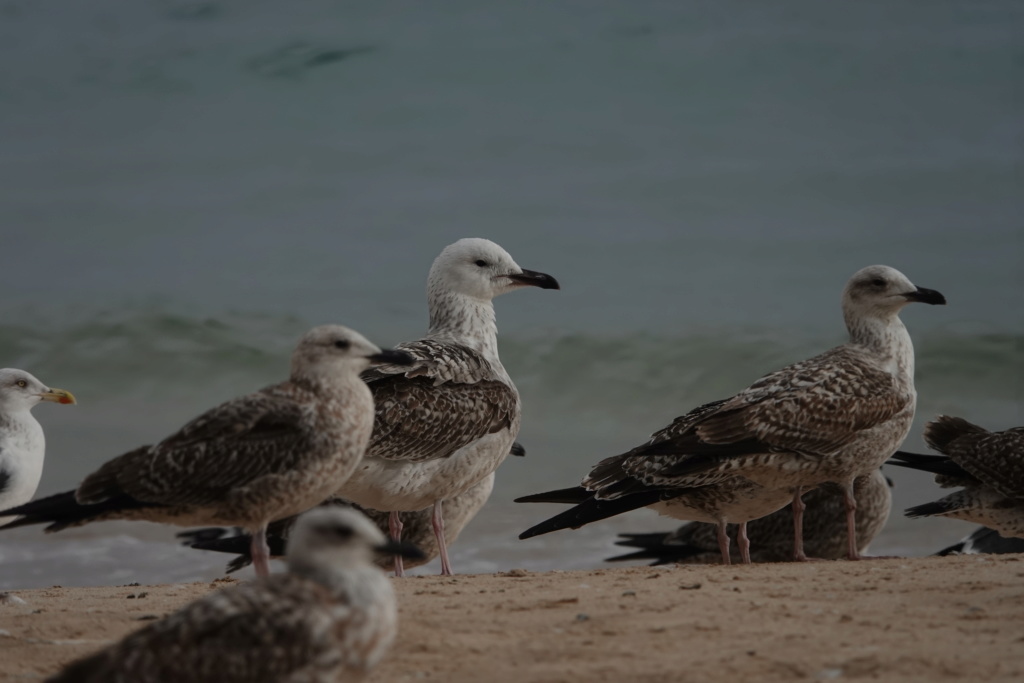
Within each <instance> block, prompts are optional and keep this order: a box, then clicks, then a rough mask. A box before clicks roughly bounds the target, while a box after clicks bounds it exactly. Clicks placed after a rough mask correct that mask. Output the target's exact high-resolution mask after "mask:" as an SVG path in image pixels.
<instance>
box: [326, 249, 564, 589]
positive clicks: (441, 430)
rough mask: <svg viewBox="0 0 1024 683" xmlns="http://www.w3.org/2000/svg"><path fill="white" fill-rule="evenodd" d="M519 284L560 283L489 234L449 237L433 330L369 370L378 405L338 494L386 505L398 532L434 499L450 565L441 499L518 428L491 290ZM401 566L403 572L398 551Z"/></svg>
mask: <svg viewBox="0 0 1024 683" xmlns="http://www.w3.org/2000/svg"><path fill="white" fill-rule="evenodd" d="M522 287H539V288H541V289H558V288H559V286H558V282H557V281H556V280H555V279H554V278H553V277H551V276H550V275H545V274H544V273H538V272H535V271H532V270H523V269H522V268H520V267H519V266H518V265H517V264H516V262H515V261H514V260H512V257H511V256H509V254H508V252H506V251H505V250H504V249H502V248H501V247H500V246H498V245H497V244H495V243H494V242H491V241H489V240H485V239H477V238H467V239H461V240H459V241H458V242H455V243H454V244H451V245H449V246H447V247H445V248H444V250H443V251H442V252H441V254H440V255H439V256H438V257H437V259H436V260H435V261H434V264H433V266H432V267H431V268H430V274H429V276H428V277H427V307H428V309H429V312H430V326H429V329H428V330H427V335H426V336H425V337H423V338H422V339H419V340H417V341H412V342H404V343H402V344H399V345H398V346H397V347H396V348H398V349H400V350H402V351H405V352H406V353H408V354H410V355H411V356H412V357H413V358H414V359H415V360H414V362H413V364H412V365H411V366H410V367H399V366H394V365H382V366H379V367H377V368H374V369H372V370H369V371H367V372H365V373H363V379H364V380H365V381H366V382H367V383H368V384H369V387H370V391H372V392H373V400H374V403H375V405H376V414H375V422H374V427H373V436H372V437H371V438H370V445H369V447H368V448H367V450H366V457H365V458H364V459H363V461H362V463H361V464H360V465H359V467H357V468H356V470H355V472H353V474H352V476H351V477H350V478H349V479H348V480H347V481H346V482H345V483H344V485H343V486H342V487H341V488H340V489H339V490H338V491H337V494H338V495H339V496H341V497H342V498H346V499H348V500H351V501H353V502H355V503H357V504H358V505H360V506H361V507H363V508H370V509H373V510H387V511H389V512H390V513H391V514H390V518H389V527H390V533H391V537H392V538H393V539H395V540H399V539H400V538H401V534H402V521H401V519H400V513H401V512H413V511H416V510H422V509H424V508H427V507H432V518H431V523H432V525H433V531H434V535H435V536H436V537H437V547H438V549H439V552H440V555H441V573H442V574H445V575H450V574H451V573H452V569H451V562H450V560H449V558H448V550H447V544H446V543H445V535H444V517H443V512H442V503H443V502H444V501H445V500H447V499H450V498H452V497H454V496H457V495H459V494H460V493H463V492H464V491H466V490H468V489H469V488H470V487H472V486H473V485H475V484H476V483H477V482H479V481H480V480H481V479H483V478H485V477H486V476H488V475H489V474H491V473H492V472H494V470H495V469H497V467H498V465H500V464H501V462H502V461H503V460H504V459H505V456H507V455H508V453H509V449H510V447H511V446H512V443H513V441H514V440H515V438H516V435H517V433H518V432H519V422H520V404H519V392H518V391H517V390H516V387H515V385H514V384H513V383H512V380H511V379H510V378H509V376H508V373H507V372H506V371H505V368H504V367H503V366H502V364H501V360H500V359H499V358H498V332H497V327H496V324H495V316H494V307H493V305H492V303H491V300H492V299H493V298H494V297H496V296H498V295H500V294H504V293H506V292H511V291H513V290H516V289H520V288H522ZM395 575H396V576H402V575H403V566H402V561H401V558H396V560H395Z"/></svg>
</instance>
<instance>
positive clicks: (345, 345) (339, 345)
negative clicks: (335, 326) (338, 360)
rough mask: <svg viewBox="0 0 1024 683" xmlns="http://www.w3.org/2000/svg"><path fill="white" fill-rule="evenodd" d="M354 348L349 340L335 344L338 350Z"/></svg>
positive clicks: (340, 340)
mask: <svg viewBox="0 0 1024 683" xmlns="http://www.w3.org/2000/svg"><path fill="white" fill-rule="evenodd" d="M350 346H352V343H351V342H350V341H349V340H348V339H339V340H337V341H335V342H334V348H336V349H347V348H348V347H350Z"/></svg>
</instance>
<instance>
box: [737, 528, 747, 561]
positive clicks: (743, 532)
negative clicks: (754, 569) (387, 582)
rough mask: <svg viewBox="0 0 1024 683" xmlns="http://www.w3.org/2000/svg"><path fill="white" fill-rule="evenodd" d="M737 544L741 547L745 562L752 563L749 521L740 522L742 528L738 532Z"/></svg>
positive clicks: (741, 554)
mask: <svg viewBox="0 0 1024 683" xmlns="http://www.w3.org/2000/svg"><path fill="white" fill-rule="evenodd" d="M736 545H738V546H739V547H740V559H742V560H743V564H750V539H749V538H747V523H746V522H740V528H739V530H738V531H737V532H736Z"/></svg>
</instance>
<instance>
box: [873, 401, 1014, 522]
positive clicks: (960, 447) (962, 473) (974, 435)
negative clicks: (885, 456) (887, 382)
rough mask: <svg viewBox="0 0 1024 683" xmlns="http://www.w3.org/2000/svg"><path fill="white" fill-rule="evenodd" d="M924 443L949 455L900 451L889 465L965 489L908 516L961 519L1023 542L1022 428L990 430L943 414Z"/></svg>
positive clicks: (928, 427) (928, 428)
mask: <svg viewBox="0 0 1024 683" xmlns="http://www.w3.org/2000/svg"><path fill="white" fill-rule="evenodd" d="M924 440H925V442H926V443H927V444H928V446H929V447H930V448H931V449H932V450H935V451H938V452H939V453H944V454H945V455H944V456H942V455H918V454H916V453H907V452H904V451H899V452H897V453H896V454H895V455H894V456H893V459H892V460H891V461H890V462H891V463H892V464H893V465H899V466H901V467H909V468H911V469H916V470H924V471H925V472H932V473H933V474H935V475H936V476H935V481H936V483H938V484H939V486H941V487H943V488H950V487H954V486H961V487H963V488H962V489H961V490H959V491H954V492H953V493H951V494H949V495H948V496H946V497H944V498H940V499H939V500H937V501H935V502H934V503H925V504H924V505H918V506H917V507H912V508H910V509H908V510H906V511H905V513H904V514H906V515H907V517H930V516H938V517H950V518H952V519H962V520H965V521H968V522H974V523H976V524H983V525H984V526H987V527H989V528H991V529H995V530H996V531H998V532H999V533H1000V534H1002V535H1003V536H1011V537H1015V538H1024V427H1014V428H1013V429H1007V430H1006V431H1002V432H990V431H988V430H986V429H983V428H982V427H979V426H977V425H975V424H971V423H970V422H968V421H967V420H964V419H962V418H959V417H949V416H947V415H940V416H939V417H938V418H937V419H935V420H933V421H931V422H929V423H928V424H927V425H926V426H925V429H924ZM947 456H948V457H947Z"/></svg>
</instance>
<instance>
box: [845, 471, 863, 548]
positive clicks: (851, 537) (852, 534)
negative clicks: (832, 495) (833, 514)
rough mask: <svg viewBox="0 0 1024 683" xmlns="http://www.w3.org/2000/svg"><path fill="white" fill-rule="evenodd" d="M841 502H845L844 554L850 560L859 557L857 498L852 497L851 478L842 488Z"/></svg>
mask: <svg viewBox="0 0 1024 683" xmlns="http://www.w3.org/2000/svg"><path fill="white" fill-rule="evenodd" d="M843 502H845V503H846V556H847V557H848V558H849V559H851V560H859V559H860V549H859V548H858V547H857V499H856V498H854V497H853V480H852V479H851V480H850V483H849V484H847V485H846V486H845V487H844V488H843Z"/></svg>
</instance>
